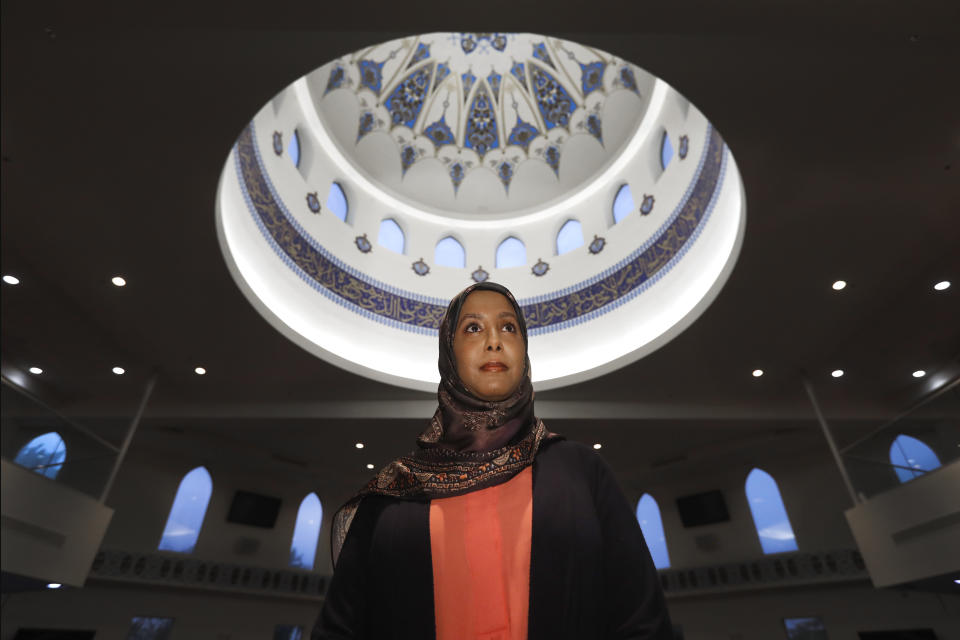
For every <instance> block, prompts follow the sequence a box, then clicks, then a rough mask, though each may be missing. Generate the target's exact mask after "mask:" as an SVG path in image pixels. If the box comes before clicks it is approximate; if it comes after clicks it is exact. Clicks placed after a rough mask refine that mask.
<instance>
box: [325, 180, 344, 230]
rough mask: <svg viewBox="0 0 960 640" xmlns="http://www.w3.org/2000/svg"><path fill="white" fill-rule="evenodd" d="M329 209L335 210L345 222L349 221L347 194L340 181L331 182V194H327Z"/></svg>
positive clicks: (336, 214)
mask: <svg viewBox="0 0 960 640" xmlns="http://www.w3.org/2000/svg"><path fill="white" fill-rule="evenodd" d="M327 209H328V210H329V211H332V212H333V215H335V216H337V217H338V218H340V219H341V220H343V221H344V222H346V221H347V194H345V193H344V192H343V187H341V186H340V184H339V183H337V182H333V183H331V184H330V194H329V195H328V196H327Z"/></svg>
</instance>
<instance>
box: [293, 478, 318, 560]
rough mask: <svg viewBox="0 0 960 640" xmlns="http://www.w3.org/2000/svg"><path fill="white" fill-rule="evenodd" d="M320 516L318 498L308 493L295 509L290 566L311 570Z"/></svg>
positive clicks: (315, 550) (315, 551)
mask: <svg viewBox="0 0 960 640" xmlns="http://www.w3.org/2000/svg"><path fill="white" fill-rule="evenodd" d="M322 518H323V507H321V506H320V498H318V497H317V494H315V493H308V494H307V497H305V498H304V499H303V501H302V502H301V503H300V509H299V510H297V524H296V526H294V527H293V542H291V543H290V566H292V567H303V568H304V569H310V570H313V560H314V557H315V555H316V553H317V539H318V538H319V537H320V521H321V520H322Z"/></svg>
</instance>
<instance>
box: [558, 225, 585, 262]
mask: <svg viewBox="0 0 960 640" xmlns="http://www.w3.org/2000/svg"><path fill="white" fill-rule="evenodd" d="M582 246H583V229H582V227H581V226H580V221H579V220H567V221H566V222H564V223H563V226H562V227H560V232H559V233H558V234H557V255H558V256H559V255H562V254H564V253H566V252H568V251H573V250H574V249H576V248H577V247H582Z"/></svg>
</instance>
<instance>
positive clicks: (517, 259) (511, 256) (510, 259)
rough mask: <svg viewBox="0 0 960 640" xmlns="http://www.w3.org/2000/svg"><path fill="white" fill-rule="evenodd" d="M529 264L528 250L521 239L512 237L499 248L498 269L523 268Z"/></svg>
mask: <svg viewBox="0 0 960 640" xmlns="http://www.w3.org/2000/svg"><path fill="white" fill-rule="evenodd" d="M525 264H527V248H526V247H525V246H524V245H523V242H521V241H520V239H519V238H514V237H513V236H510V237H509V238H507V239H506V240H504V241H503V242H501V243H500V246H499V247H497V268H498V269H506V268H507V267H522V266H523V265H525Z"/></svg>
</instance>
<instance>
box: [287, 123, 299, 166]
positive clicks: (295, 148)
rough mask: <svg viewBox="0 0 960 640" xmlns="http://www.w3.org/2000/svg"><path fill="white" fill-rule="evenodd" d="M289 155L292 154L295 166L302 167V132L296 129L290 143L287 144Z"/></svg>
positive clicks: (291, 158)
mask: <svg viewBox="0 0 960 640" xmlns="http://www.w3.org/2000/svg"><path fill="white" fill-rule="evenodd" d="M287 155H288V156H290V161H291V162H293V166H295V167H297V168H298V169H299V168H300V132H299V131H297V130H296V129H294V130H293V135H292V136H290V144H289V145H287Z"/></svg>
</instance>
